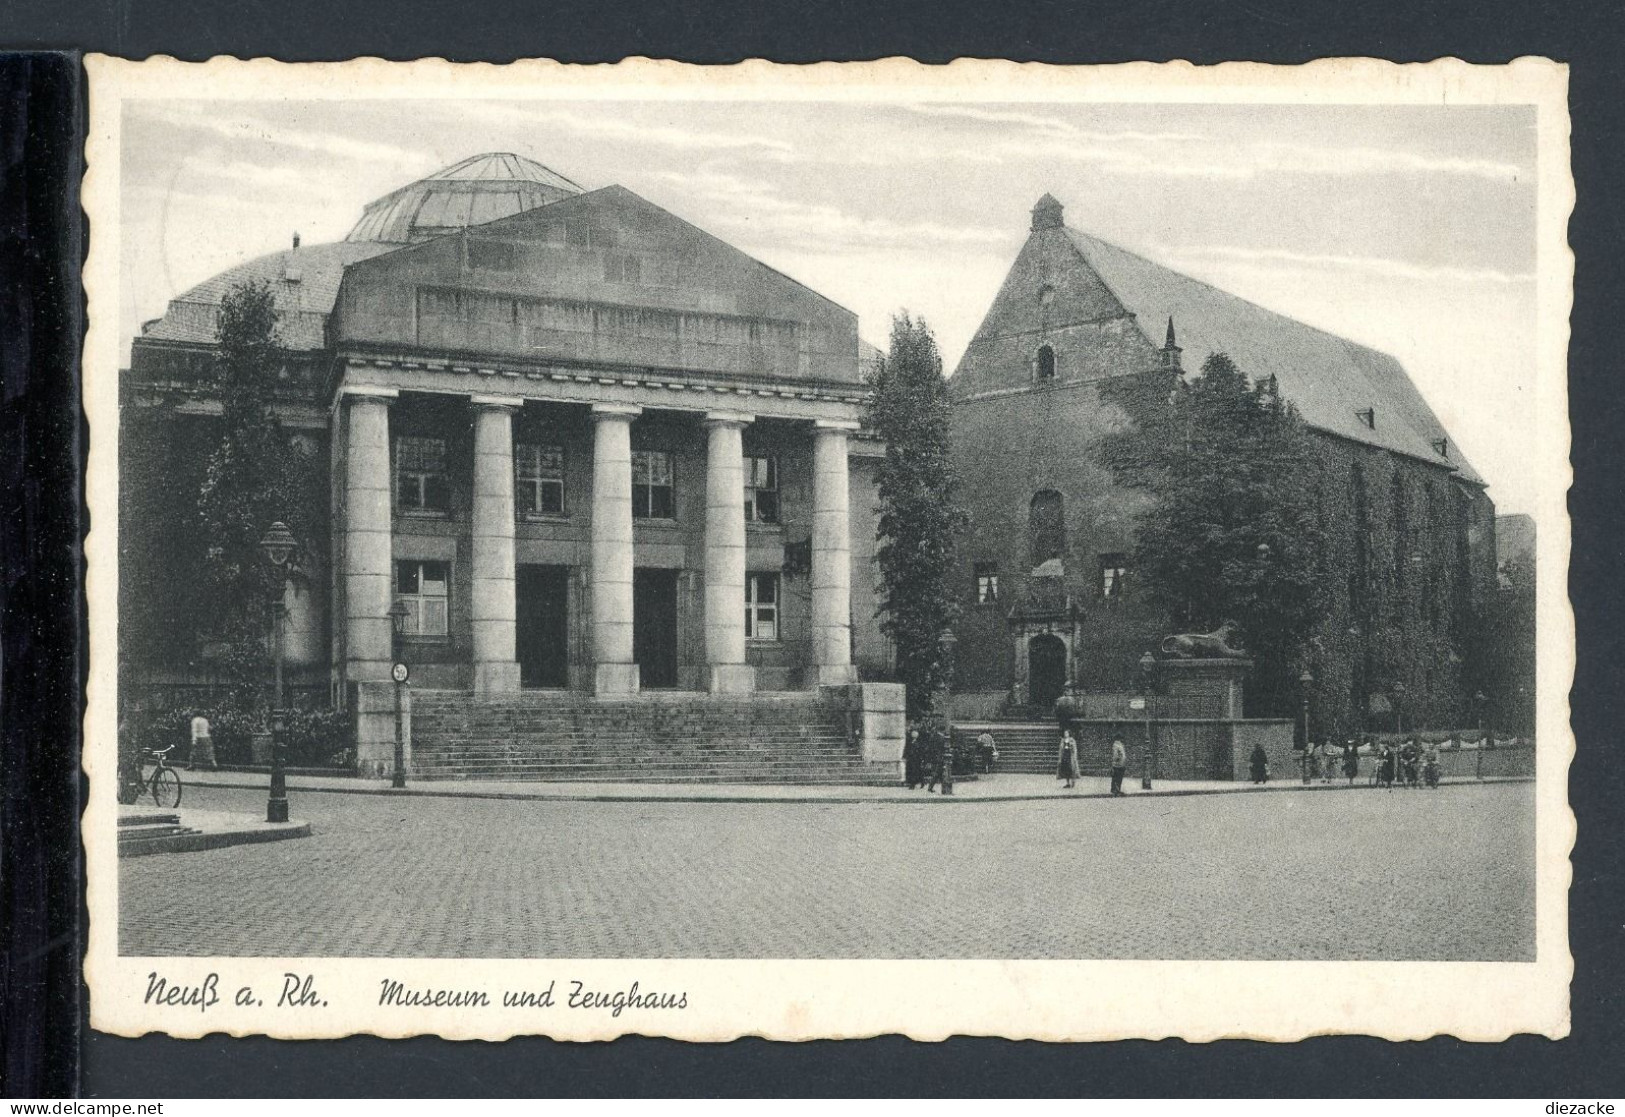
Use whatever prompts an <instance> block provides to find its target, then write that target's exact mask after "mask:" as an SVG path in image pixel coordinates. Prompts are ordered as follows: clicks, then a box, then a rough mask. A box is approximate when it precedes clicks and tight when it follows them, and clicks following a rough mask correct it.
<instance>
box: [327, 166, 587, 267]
mask: <svg viewBox="0 0 1625 1117" xmlns="http://www.w3.org/2000/svg"><path fill="white" fill-rule="evenodd" d="M579 193H581V187H580V186H578V185H577V184H576V183H574V182H571V181H570V180H569V179H567V178H565V177H564V176H563V175H561V174H559V173H558V172H557V171H554V170H551V169H549V168H547V167H544V166H542V165H541V164H540V163H538V162H536V161H535V160H534V159H526V158H525V157H524V156H522V155H514V154H512V153H511V152H506V151H498V152H488V153H486V154H484V155H474V156H470V157H469V158H467V159H464V160H462V161H461V162H457V163H453V164H452V165H451V166H449V167H444V168H442V169H441V170H438V171H436V172H435V173H434V174H432V175H429V176H428V177H427V178H421V179H419V180H417V181H416V182H410V183H407V184H406V185H405V186H402V187H401V188H400V189H398V190H394V191H391V192H390V193H388V194H385V195H384V196H383V197H382V198H378V199H375V200H374V201H372V202H369V203H368V204H367V208H366V210H365V212H363V213H362V215H361V220H360V221H358V222H356V226H355V228H353V229H351V230H350V233H349V235H348V236H346V237H345V238H344V239H345V240H347V241H384V242H388V243H391V244H416V243H418V242H419V241H424V240H428V239H429V238H431V237H436V236H442V235H444V234H446V233H450V232H456V231H457V230H459V229H464V228H467V227H468V226H470V225H483V224H485V223H486V222H488V221H495V220H497V219H498V218H502V217H512V216H513V215H514V214H516V213H523V212H524V211H525V210H528V209H535V208H537V207H538V206H545V205H547V204H549V203H550V202H556V201H558V200H559V199H561V198H568V197H570V196H572V195H575V194H579Z"/></svg>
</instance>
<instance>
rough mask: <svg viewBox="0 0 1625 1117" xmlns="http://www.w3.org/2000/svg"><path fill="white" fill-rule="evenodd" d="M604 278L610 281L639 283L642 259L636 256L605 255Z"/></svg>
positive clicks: (640, 280)
mask: <svg viewBox="0 0 1625 1117" xmlns="http://www.w3.org/2000/svg"><path fill="white" fill-rule="evenodd" d="M604 278H605V279H606V280H608V281H609V282H610V283H641V282H642V281H643V261H641V260H639V259H638V258H637V257H636V256H617V255H613V254H611V255H608V256H605V257H604Z"/></svg>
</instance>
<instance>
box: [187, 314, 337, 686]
mask: <svg viewBox="0 0 1625 1117" xmlns="http://www.w3.org/2000/svg"><path fill="white" fill-rule="evenodd" d="M280 369H281V355H280V353H279V351H278V348H277V343H276V309H275V303H274V301H273V298H272V294H271V289H270V287H269V286H268V285H267V284H265V283H263V282H257V283H243V284H238V285H237V286H235V287H233V288H232V289H231V290H230V291H228V292H227V293H226V295H225V297H224V298H223V299H222V300H221V304H220V339H219V345H218V349H217V353H216V357H215V391H216V393H217V394H218V398H219V399H220V401H221V405H222V408H223V410H222V414H221V420H220V428H219V429H220V441H219V443H218V444H217V445H216V446H215V448H214V452H213V453H212V454H211V455H210V457H209V461H208V465H207V467H206V469H205V471H204V477H203V484H202V488H201V491H200V492H199V494H198V501H197V510H198V522H199V527H200V528H201V533H202V539H203V543H204V546H205V553H204V558H203V564H202V584H201V585H200V586H198V587H197V589H198V592H199V593H200V595H201V596H202V597H203V599H204V602H205V603H206V608H205V609H204V610H203V612H202V616H203V618H204V621H203V624H204V633H203V636H204V640H205V643H206V644H207V645H208V646H209V648H210V649H211V658H213V659H214V661H215V662H216V664H217V665H218V666H219V668H220V669H221V672H222V674H223V675H224V676H225V678H226V680H227V682H228V683H229V684H230V685H231V686H232V688H233V690H234V692H235V696H236V698H237V699H238V702H239V704H240V705H244V706H247V705H251V704H253V703H254V702H255V700H256V699H257V698H258V697H259V691H260V690H261V688H262V684H263V680H264V679H265V676H266V671H267V666H268V662H269V646H268V643H267V637H268V634H269V632H270V623H271V612H270V607H271V602H272V600H273V597H274V595H275V594H276V593H277V591H278V589H279V588H280V585H281V579H282V576H283V575H282V572H279V571H272V570H271V569H269V567H268V564H267V563H266V561H265V559H264V557H263V556H262V555H261V554H260V550H259V541H260V539H261V537H262V536H263V535H264V534H265V531H266V529H267V528H268V527H270V525H271V524H272V523H273V522H274V521H277V520H281V521H283V522H284V523H286V524H287V525H288V526H289V527H290V528H291V529H292V530H293V533H294V535H295V537H296V538H297V539H299V540H300V542H301V543H302V544H305V545H307V546H308V545H309V544H310V543H311V542H313V540H312V531H313V529H314V527H315V517H316V508H317V506H316V504H315V500H316V498H317V494H316V492H315V485H314V479H315V477H314V474H315V471H314V469H313V468H312V466H311V463H310V462H308V461H306V460H304V459H303V458H302V457H301V456H300V455H299V454H298V452H297V451H296V450H295V449H294V448H293V446H292V445H291V444H290V442H289V439H288V436H287V435H286V434H285V433H284V432H283V431H282V429H281V427H280V425H279V424H278V423H277V420H276V417H275V415H274V414H273V412H272V409H271V403H272V396H273V392H274V388H275V385H276V383H277V379H278V373H279V371H280ZM290 561H291V562H292V563H293V567H292V570H293V573H294V576H295V577H297V576H299V556H298V555H297V554H296V555H295V556H294V558H293V559H292V560H290Z"/></svg>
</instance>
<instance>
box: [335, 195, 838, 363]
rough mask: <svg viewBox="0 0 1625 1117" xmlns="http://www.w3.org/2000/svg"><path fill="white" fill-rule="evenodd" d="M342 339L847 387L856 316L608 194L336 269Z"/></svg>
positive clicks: (716, 242) (697, 232)
mask: <svg viewBox="0 0 1625 1117" xmlns="http://www.w3.org/2000/svg"><path fill="white" fill-rule="evenodd" d="M339 309H340V313H339V316H338V320H337V323H336V327H335V340H336V342H337V343H338V344H339V345H341V346H344V345H361V346H380V345H393V346H398V347H408V348H414V349H420V350H421V349H428V350H445V351H451V352H470V353H491V354H494V355H501V356H515V357H525V358H531V359H536V360H553V361H564V362H587V363H601V364H613V365H620V366H645V367H651V368H664V369H671V370H689V371H703V372H718V373H726V374H744V375H760V376H784V377H791V378H814V379H828V380H847V381H852V380H857V379H858V375H859V374H858V338H857V316H856V315H854V314H853V313H852V312H851V311H849V310H847V309H845V308H844V307H841V306H839V305H838V304H836V303H834V302H832V301H831V300H829V299H827V298H825V297H824V296H822V295H819V294H818V293H817V292H815V291H813V290H811V289H810V288H808V287H806V286H804V285H803V284H801V283H798V282H796V281H795V280H793V279H791V278H790V277H788V276H786V275H784V274H783V273H781V272H779V271H776V270H775V269H773V268H771V267H769V266H767V265H766V264H764V263H762V262H761V261H759V260H756V259H754V258H752V257H751V256H749V255H747V254H746V253H744V252H742V251H740V250H739V249H737V248H734V247H733V246H731V245H729V244H727V243H726V242H724V241H722V240H721V239H719V238H717V237H715V236H712V235H711V234H709V233H707V232H705V231H704V230H702V229H700V228H698V227H697V226H695V225H693V224H691V223H690V222H688V221H685V220H683V219H682V218H680V217H678V216H676V215H675V214H673V213H670V212H669V211H667V210H665V209H662V208H661V207H659V206H657V205H655V204H654V203H652V202H649V201H648V200H646V199H644V198H641V197H639V196H638V195H636V194H634V193H632V192H631V191H630V190H627V189H626V188H624V187H620V186H610V187H605V188H604V189H601V190H595V191H591V192H589V193H584V194H579V195H576V196H574V197H571V198H566V199H563V200H561V201H558V202H554V203H552V204H551V205H547V206H542V207H539V208H536V209H532V210H528V211H526V212H524V213H520V214H516V215H514V216H512V217H507V218H504V219H502V220H499V221H493V222H491V223H489V224H485V225H479V226H475V227H471V228H469V229H467V230H466V231H464V232H462V233H459V234H455V235H450V236H445V237H440V238H438V239H436V240H432V241H428V242H426V243H424V244H420V245H414V246H412V247H409V248H403V249H400V250H398V251H396V252H391V253H387V254H385V255H383V256H379V257H376V258H374V259H373V260H370V261H367V262H366V263H365V265H361V266H357V267H355V268H352V269H349V270H347V272H346V275H345V280H344V289H343V291H342V293H341V296H340V300H339Z"/></svg>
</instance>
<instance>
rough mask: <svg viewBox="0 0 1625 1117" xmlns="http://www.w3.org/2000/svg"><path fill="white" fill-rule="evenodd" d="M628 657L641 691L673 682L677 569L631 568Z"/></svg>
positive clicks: (655, 688)
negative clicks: (641, 688)
mask: <svg viewBox="0 0 1625 1117" xmlns="http://www.w3.org/2000/svg"><path fill="white" fill-rule="evenodd" d="M632 658H633V659H634V660H636V661H637V664H638V676H639V681H640V685H641V686H642V687H643V688H644V689H645V690H651V689H653V690H659V689H661V688H666V689H670V688H671V687H675V686H676V685H677V571H675V570H658V569H652V568H649V567H640V568H639V569H637V570H635V571H633V574H632Z"/></svg>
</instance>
